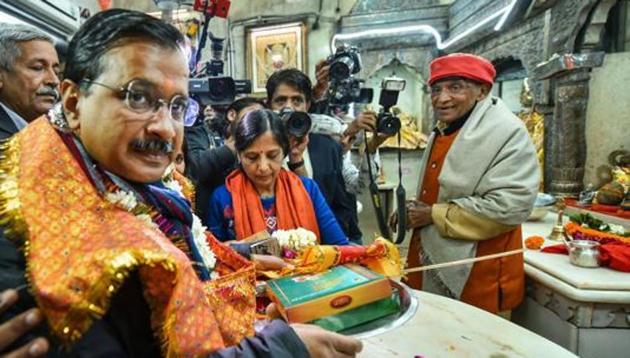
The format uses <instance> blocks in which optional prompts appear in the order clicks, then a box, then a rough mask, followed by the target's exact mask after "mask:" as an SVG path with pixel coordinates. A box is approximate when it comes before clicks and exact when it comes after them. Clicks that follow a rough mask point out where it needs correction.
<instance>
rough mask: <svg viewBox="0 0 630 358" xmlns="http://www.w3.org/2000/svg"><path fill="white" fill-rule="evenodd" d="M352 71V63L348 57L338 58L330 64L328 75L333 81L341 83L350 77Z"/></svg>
mask: <svg viewBox="0 0 630 358" xmlns="http://www.w3.org/2000/svg"><path fill="white" fill-rule="evenodd" d="M353 70H354V61H353V60H352V59H351V58H350V57H348V56H340V57H337V58H336V59H335V60H334V61H333V63H331V64H330V72H329V73H330V77H331V78H332V79H333V80H336V81H341V80H344V79H346V78H348V77H350V75H351V74H352V71H353Z"/></svg>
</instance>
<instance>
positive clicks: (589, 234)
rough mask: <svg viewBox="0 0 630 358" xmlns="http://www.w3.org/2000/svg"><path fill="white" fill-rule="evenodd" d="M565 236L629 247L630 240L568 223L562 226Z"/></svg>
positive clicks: (571, 222)
mask: <svg viewBox="0 0 630 358" xmlns="http://www.w3.org/2000/svg"><path fill="white" fill-rule="evenodd" d="M564 228H565V230H566V232H567V234H569V235H571V236H572V237H573V238H574V239H587V240H595V241H604V243H605V242H608V241H618V242H621V243H624V244H629V245H630V238H628V237H623V236H619V235H615V234H612V233H609V232H603V231H599V230H595V229H590V228H586V227H583V226H581V225H580V224H578V223H576V222H573V221H569V222H568V223H566V225H565V226H564Z"/></svg>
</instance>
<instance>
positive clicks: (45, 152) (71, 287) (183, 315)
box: [0, 118, 255, 356]
mask: <svg viewBox="0 0 630 358" xmlns="http://www.w3.org/2000/svg"><path fill="white" fill-rule="evenodd" d="M3 147H4V148H3V152H4V158H3V159H2V161H1V163H0V174H1V175H0V178H1V179H0V211H1V212H0V215H1V216H0V217H1V218H2V220H1V224H2V225H3V226H4V227H5V228H6V230H5V233H6V234H7V236H8V237H10V238H12V239H13V240H14V241H15V242H16V243H17V244H18V245H19V246H21V247H22V248H23V250H24V255H25V259H26V263H27V279H28V281H29V285H30V289H31V292H32V294H33V296H34V297H35V300H36V301H37V304H38V306H39V308H40V309H41V310H42V312H43V314H44V316H45V317H46V321H47V323H48V325H49V327H50V330H51V332H52V333H53V334H54V335H55V336H57V337H58V338H59V339H61V340H62V341H63V342H65V343H67V344H71V343H72V342H74V341H76V340H78V339H80V338H81V336H82V335H83V334H84V333H85V332H86V331H87V330H88V329H89V328H90V326H91V325H92V324H93V323H94V321H95V320H98V319H100V318H101V317H102V316H103V315H104V314H105V313H106V312H107V310H108V308H109V305H110V300H111V297H112V296H113V295H114V294H115V293H116V291H117V290H118V288H119V287H120V286H121V285H122V283H123V282H124V281H125V279H126V278H127V276H128V274H129V273H130V272H132V271H135V270H137V271H138V273H139V277H140V280H141V283H142V287H143V289H144V297H145V299H146V300H147V302H148V304H149V306H150V308H151V312H152V317H151V321H152V326H153V329H154V332H155V333H156V336H158V337H159V338H160V339H161V340H162V342H163V346H164V352H163V353H164V355H165V356H206V355H208V354H209V353H211V352H213V351H216V350H217V349H220V348H222V347H224V346H229V345H234V344H237V343H238V342H239V341H240V340H241V339H242V338H243V337H245V336H247V335H252V334H253V333H254V332H253V319H254V310H255V298H254V297H255V295H254V284H255V271H254V267H253V265H252V264H251V263H250V262H249V261H247V260H245V259H243V258H241V257H240V256H239V255H237V254H235V253H234V252H233V251H231V250H230V249H229V248H227V247H225V246H223V245H222V244H221V243H219V242H217V241H216V240H215V239H214V238H212V237H211V236H208V240H209V242H210V244H211V247H212V249H213V251H214V253H215V255H216V257H217V267H216V271H217V272H219V273H220V274H221V277H220V278H218V279H217V280H214V281H207V282H201V281H200V280H199V278H198V277H197V274H196V272H195V270H194V269H193V267H192V264H191V261H190V260H189V258H188V257H187V255H186V254H185V253H184V252H182V251H181V250H179V249H178V248H177V247H175V245H174V244H173V243H172V241H171V239H170V238H168V237H166V236H165V235H164V234H163V233H162V232H161V231H160V230H158V229H155V228H153V227H151V226H150V225H148V224H147V223H145V222H143V221H142V220H140V219H138V218H137V217H135V216H134V215H133V214H131V213H129V212H127V211H125V210H122V209H119V208H118V207H116V206H114V205H113V204H111V203H109V202H108V201H106V200H105V199H104V198H103V197H102V196H101V195H100V194H99V192H98V191H97V190H96V188H95V187H94V186H93V185H92V183H91V182H90V181H89V180H88V177H87V176H86V175H85V172H84V171H83V170H82V168H81V166H80V164H79V162H78V161H77V159H76V158H75V157H74V156H73V154H72V153H71V152H70V151H69V150H68V147H66V145H65V144H64V143H63V141H62V140H61V138H60V136H59V134H58V132H57V131H56V130H55V129H54V128H53V127H52V126H51V124H50V123H49V121H48V119H47V118H40V119H38V120H36V121H35V122H33V123H31V124H30V125H29V126H27V127H26V128H25V129H24V130H23V131H21V132H20V133H19V134H17V135H16V136H14V137H13V138H12V139H11V140H10V141H8V142H6V143H5V144H4V145H3Z"/></svg>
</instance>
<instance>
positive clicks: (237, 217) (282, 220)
mask: <svg viewBox="0 0 630 358" xmlns="http://www.w3.org/2000/svg"><path fill="white" fill-rule="evenodd" d="M225 183H226V187H227V189H228V191H229V192H230V194H231V195H232V206H233V208H234V229H235V231H236V238H237V240H242V239H245V238H247V237H249V236H252V235H254V234H256V233H258V232H261V231H263V230H266V229H267V225H266V224H265V215H264V212H263V207H262V203H261V202H260V196H259V195H258V192H257V191H256V188H255V187H254V184H253V183H252V182H251V180H249V178H248V177H247V175H246V174H245V173H244V172H243V171H242V170H240V169H239V170H235V171H234V172H232V173H231V174H230V175H229V176H228V177H227V179H226V180H225ZM275 195H276V215H277V220H278V229H281V230H290V229H296V228H298V227H302V228H304V229H307V230H310V231H312V232H313V233H315V235H316V236H317V239H318V240H319V227H318V225H317V216H315V209H314V208H313V203H312V202H311V198H310V196H309V194H308V192H307V191H306V188H304V184H303V183H302V180H301V179H300V177H298V176H297V175H295V174H293V173H291V172H288V171H286V170H284V169H281V170H280V173H279V174H278V177H277V178H276V189H275Z"/></svg>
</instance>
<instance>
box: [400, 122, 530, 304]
mask: <svg viewBox="0 0 630 358" xmlns="http://www.w3.org/2000/svg"><path fill="white" fill-rule="evenodd" d="M458 132H459V131H455V132H453V133H450V134H448V135H437V136H436V137H435V139H434V141H433V146H432V149H431V154H430V157H429V160H428V161H427V167H426V170H425V174H424V179H423V181H422V183H423V185H422V188H421V190H420V191H419V193H418V200H420V201H422V202H424V203H426V204H429V205H432V204H436V203H437V200H438V195H439V190H440V183H439V181H438V177H439V175H440V172H441V171H442V166H443V164H444V159H445V158H446V155H447V154H448V151H449V149H450V148H451V145H452V144H453V142H454V141H455V138H457V134H458ZM462 180H465V178H462ZM521 240H522V237H521V227H520V225H519V226H518V227H517V228H516V229H514V230H512V231H509V232H506V233H504V234H501V235H499V236H497V237H495V238H492V239H488V240H483V241H479V242H478V244H477V254H476V255H477V257H479V256H484V255H490V254H495V253H499V252H504V251H510V250H514V249H518V248H521V247H522V243H521V242H522V241H521ZM420 250H421V248H420V230H415V231H414V232H413V236H412V240H411V244H410V246H409V254H408V257H407V262H408V267H417V266H420V265H421V262H420V259H419V256H420V255H419V254H420ZM524 278H525V274H524V269H523V256H522V255H513V256H508V257H504V258H500V259H494V260H487V261H481V262H478V263H475V264H474V265H473V267H472V270H471V272H470V276H469V277H468V281H467V282H466V285H465V287H464V290H463V292H462V295H461V297H460V299H461V301H463V302H466V303H468V304H471V305H473V306H476V307H479V308H482V309H484V310H486V311H490V312H493V313H496V312H499V311H504V310H509V309H511V308H514V307H515V306H516V305H518V304H519V303H520V302H521V300H522V298H523V294H524V287H525V283H524ZM407 283H408V284H409V285H410V286H411V287H413V288H416V289H421V288H422V273H413V274H410V275H409V277H408V278H407Z"/></svg>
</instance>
